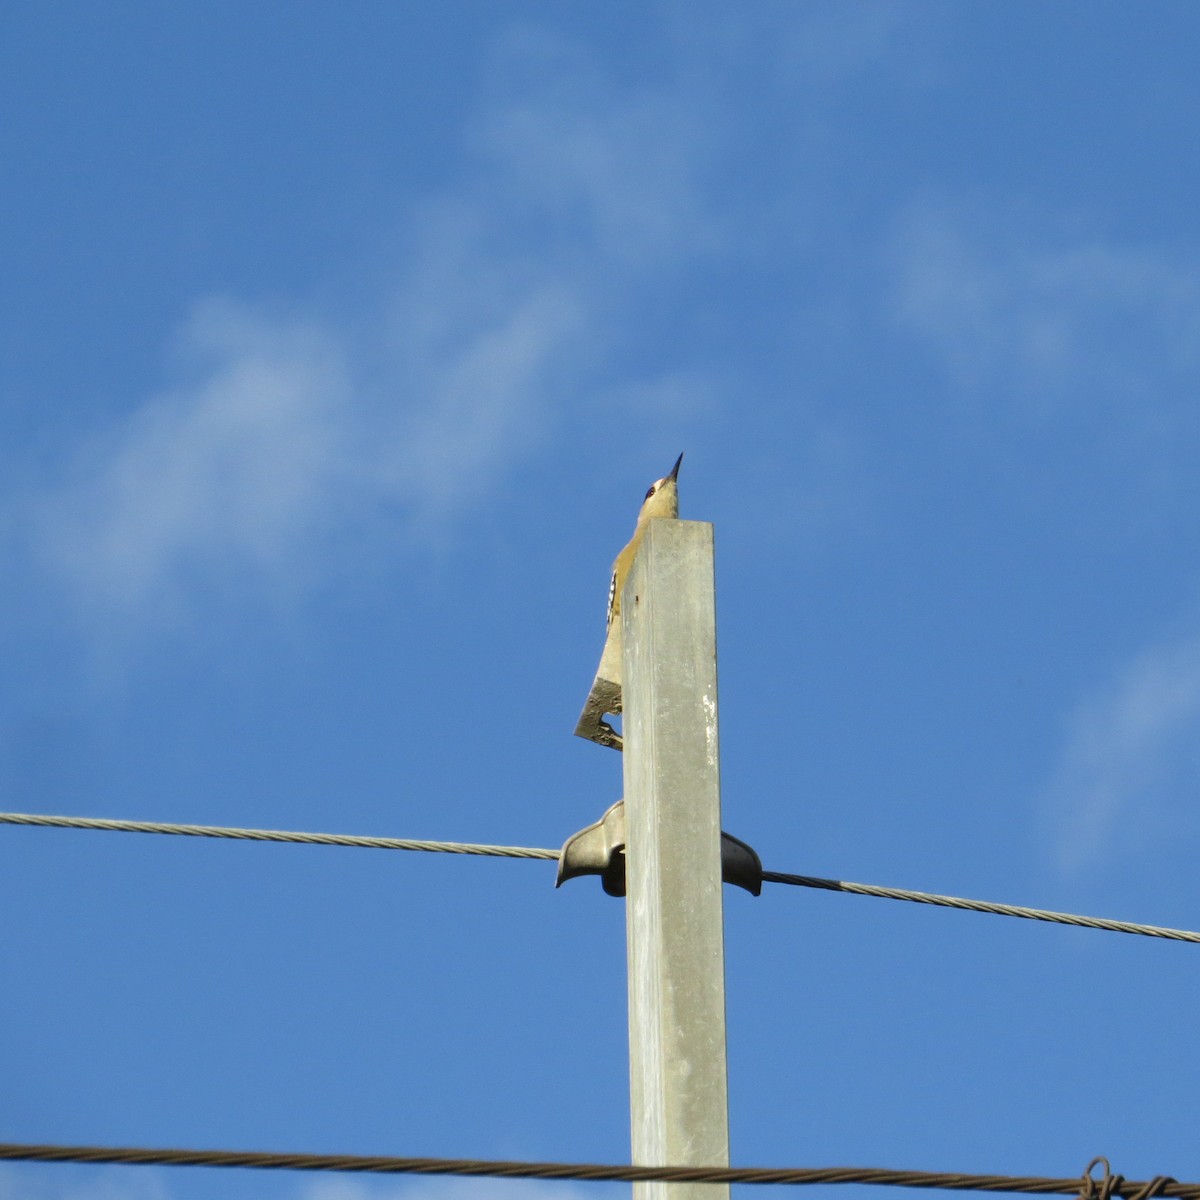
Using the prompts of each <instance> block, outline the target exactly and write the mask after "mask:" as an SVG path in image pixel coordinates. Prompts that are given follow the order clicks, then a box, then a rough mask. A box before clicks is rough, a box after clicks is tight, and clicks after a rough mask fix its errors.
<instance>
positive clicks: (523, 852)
mask: <svg viewBox="0 0 1200 1200" xmlns="http://www.w3.org/2000/svg"><path fill="white" fill-rule="evenodd" d="M0 825H39V826H50V827H53V828H56V829H101V830H111V831H114V832H117V833H174V834H180V835H182V836H184V837H211V838H233V839H235V840H238V841H245V842H291V843H298V844H300V845H306V846H357V847H359V848H363V849H368V850H426V851H431V852H433V853H435V854H475V855H479V856H482V857H491V858H547V859H555V860H557V859H558V851H557V850H538V849H534V848H532V847H530V846H488V845H483V844H480V843H477V842H426V841H416V840H414V839H412V838H385V837H358V836H355V835H353V834H348V833H297V832H294V831H291V830H285V829H239V828H235V827H233V826H228V825H174V824H168V823H166V822H163V821H110V820H105V819H102V818H100V817H51V816H42V815H41V814H36V813H0Z"/></svg>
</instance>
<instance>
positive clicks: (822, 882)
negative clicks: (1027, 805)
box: [763, 871, 1200, 942]
mask: <svg viewBox="0 0 1200 1200" xmlns="http://www.w3.org/2000/svg"><path fill="white" fill-rule="evenodd" d="M763 880H764V881H767V882H770V883H790V884H793V885H794V886H796V887H807V888H821V889H823V890H825V891H830V892H849V893H852V894H853V895H856V896H878V897H881V898H882V899H884V900H911V901H913V902H914V903H916V904H936V905H939V906H940V907H941V908H959V909H963V910H964V911H966V912H980V913H993V914H995V915H996V916H999V917H1024V918H1025V919H1026V920H1029V921H1051V922H1053V923H1054V924H1056V925H1078V926H1081V927H1082V928H1084V929H1107V930H1109V931H1110V932H1112V933H1139V934H1141V935H1143V936H1144V937H1156V938H1165V939H1167V940H1169V941H1173V942H1200V933H1193V932H1191V931H1190V930H1187V929H1169V928H1167V927H1166V926H1163V925H1139V924H1136V923H1135V922H1133V921H1112V920H1109V919H1108V918H1107V917H1081V916H1077V915H1076V914H1075V913H1064V912H1053V911H1052V910H1050V909H1048V908H1024V907H1022V906H1021V905H1019V904H998V903H996V902H994V901H992V900H964V899H963V898H962V897H961V896H941V895H938V894H937V893H936V892H910V891H906V890H905V889H904V888H892V887H879V886H878V885H876V884H873V883H850V882H848V881H846V880H844V879H821V878H819V877H817V876H815V875H785V874H783V873H782V872H780V871H764V872H763Z"/></svg>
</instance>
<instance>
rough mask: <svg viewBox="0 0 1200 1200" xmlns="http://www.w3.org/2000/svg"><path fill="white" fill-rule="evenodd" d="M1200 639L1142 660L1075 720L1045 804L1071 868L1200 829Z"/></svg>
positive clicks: (1064, 862) (1060, 854) (1084, 705)
mask: <svg viewBox="0 0 1200 1200" xmlns="http://www.w3.org/2000/svg"><path fill="white" fill-rule="evenodd" d="M1198 792H1200V637H1197V636H1191V637H1188V638H1185V639H1182V640H1180V641H1177V642H1174V643H1171V644H1167V645H1163V646H1159V647H1157V648H1154V649H1151V650H1147V651H1145V652H1144V653H1142V654H1140V655H1139V656H1138V657H1137V658H1136V659H1134V660H1133V661H1132V662H1130V663H1128V664H1127V665H1126V666H1125V667H1123V668H1122V669H1121V670H1119V671H1118V672H1116V673H1115V674H1114V676H1113V677H1112V678H1111V679H1110V680H1109V681H1108V682H1107V683H1106V684H1105V685H1103V686H1102V687H1100V688H1098V689H1097V691H1096V692H1095V694H1093V695H1091V696H1088V697H1086V698H1085V699H1084V700H1083V701H1082V702H1081V703H1080V704H1079V706H1078V707H1077V708H1076V710H1075V711H1074V712H1073V713H1072V714H1071V716H1070V719H1069V721H1068V723H1067V728H1066V731H1065V739H1064V745H1063V748H1062V750H1061V752H1060V755H1059V758H1058V762H1057V764H1056V766H1055V769H1054V772H1053V775H1052V778H1051V781H1050V784H1049V786H1048V787H1047V789H1046V792H1045V795H1044V797H1043V802H1044V804H1045V809H1046V816H1047V821H1048V825H1049V827H1050V830H1051V832H1052V844H1053V846H1054V849H1055V853H1056V857H1057V859H1058V861H1059V863H1060V865H1061V866H1062V867H1063V868H1064V869H1065V870H1068V871H1075V870H1080V869H1083V868H1085V867H1090V866H1094V865H1096V864H1098V863H1101V862H1103V861H1105V860H1106V859H1109V858H1111V857H1112V855H1113V854H1114V853H1115V852H1116V851H1117V849H1118V847H1120V848H1123V849H1125V850H1135V851H1140V850H1145V849H1146V848H1147V847H1149V846H1151V845H1154V844H1156V843H1160V842H1161V841H1162V840H1163V839H1164V838H1167V837H1178V836H1180V835H1191V834H1194V833H1196V832H1197V827H1198V826H1197V817H1196V815H1195V810H1196V796H1197V793H1198Z"/></svg>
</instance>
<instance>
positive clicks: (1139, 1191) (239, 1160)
mask: <svg viewBox="0 0 1200 1200" xmlns="http://www.w3.org/2000/svg"><path fill="white" fill-rule="evenodd" d="M3 1159H8V1160H10V1161H24V1162H75V1163H110V1164H125V1165H129V1166H179V1167H249V1168H259V1169H266V1170H270V1169H278V1170H288V1171H364V1172H371V1173H375V1174H385V1175H388V1174H391V1175H394V1174H407V1175H465V1176H487V1177H491V1178H497V1179H572V1180H581V1181H609V1182H646V1181H650V1180H661V1181H664V1182H669V1183H761V1184H796V1185H812V1184H843V1183H865V1184H877V1185H880V1186H884V1187H907V1188H940V1189H943V1190H946V1191H959V1192H963V1191H974V1192H1017V1193H1023V1194H1025V1195H1033V1196H1045V1195H1061V1196H1079V1197H1080V1200H1112V1197H1114V1196H1120V1197H1122V1198H1123V1200H1150V1198H1151V1197H1154V1196H1172V1197H1179V1198H1180V1200H1200V1183H1179V1182H1178V1181H1176V1180H1174V1179H1172V1178H1171V1177H1170V1176H1167V1175H1157V1176H1155V1177H1154V1178H1153V1179H1151V1180H1147V1181H1145V1182H1138V1181H1136V1180H1127V1179H1125V1178H1124V1177H1122V1176H1120V1175H1113V1174H1112V1173H1111V1172H1110V1171H1109V1168H1108V1164H1107V1161H1106V1160H1104V1159H1096V1160H1093V1162H1092V1163H1091V1164H1089V1166H1088V1169H1087V1171H1086V1172H1085V1173H1084V1174H1083V1175H1082V1176H1075V1177H1074V1178H1065V1179H1063V1178H1055V1177H1052V1176H1043V1175H966V1174H957V1173H954V1174H951V1173H946V1172H940V1171H897V1170H890V1169H885V1168H874V1167H816V1168H813V1167H648V1166H626V1165H609V1164H601V1163H561V1162H513V1161H497V1160H491V1159H478V1158H394V1157H390V1156H386V1157H385V1156H366V1155H347V1154H279V1153H272V1152H269V1151H258V1150H174V1149H149V1148H144V1147H129V1146H53V1145H26V1144H20V1143H0V1160H3ZM1097 1162H1102V1163H1104V1176H1103V1178H1102V1179H1095V1178H1093V1176H1092V1174H1091V1171H1092V1168H1093V1166H1094V1165H1095V1164H1096V1163H1097Z"/></svg>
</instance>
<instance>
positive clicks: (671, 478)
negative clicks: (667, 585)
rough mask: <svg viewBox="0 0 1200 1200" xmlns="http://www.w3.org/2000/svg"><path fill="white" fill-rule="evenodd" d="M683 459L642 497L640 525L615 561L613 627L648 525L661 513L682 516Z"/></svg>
mask: <svg viewBox="0 0 1200 1200" xmlns="http://www.w3.org/2000/svg"><path fill="white" fill-rule="evenodd" d="M681 462H683V455H682V454H681V455H680V456H679V457H678V458H677V459H676V460H675V465H674V466H673V467H672V468H671V473H670V474H669V475H664V476H663V478H662V479H657V480H655V482H654V483H652V484H651V485H650V490H649V491H648V492H647V493H646V498H645V500H643V501H642V510H641V512H639V513H638V519H637V525H635V526H634V530H633V537H631V538H630V539H629V544H628V545H627V546H626V547H625V549H624V550H622V551H621V553H620V554H618V555H617V561H616V562H614V563H613V569H612V580H611V581H610V583H609V585H608V628H609V629H610V630H611V629H612V624H613V622H614V621H615V620H616V619H617V618H618V617H619V616H620V615H621V592H622V590H623V589H624V587H625V578H626V576H627V575H628V574H629V567H630V564H631V563H632V562H633V556H634V555H635V554H636V553H637V548H638V546H640V545H641V543H642V538H644V537H645V536H646V526H647V525H649V524H650V522H651V521H653V520H655V519H656V518H658V517H669V518H670V519H671V520H674V519H675V518H677V517H678V516H679V464H680V463H681Z"/></svg>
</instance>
